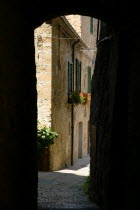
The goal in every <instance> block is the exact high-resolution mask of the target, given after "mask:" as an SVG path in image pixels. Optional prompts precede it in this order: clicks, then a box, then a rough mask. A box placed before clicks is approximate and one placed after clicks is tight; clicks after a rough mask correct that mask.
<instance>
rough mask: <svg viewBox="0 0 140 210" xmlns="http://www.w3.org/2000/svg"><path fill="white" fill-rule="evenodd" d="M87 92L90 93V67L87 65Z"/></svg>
mask: <svg viewBox="0 0 140 210" xmlns="http://www.w3.org/2000/svg"><path fill="white" fill-rule="evenodd" d="M87 92H88V93H91V67H90V66H88V67H87Z"/></svg>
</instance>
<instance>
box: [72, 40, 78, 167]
mask: <svg viewBox="0 0 140 210" xmlns="http://www.w3.org/2000/svg"><path fill="white" fill-rule="evenodd" d="M79 41H80V40H79V39H78V40H77V41H76V42H74V43H73V44H72V63H73V72H72V81H73V83H72V91H74V80H75V76H74V74H75V45H76V44H77V43H79ZM73 153H74V104H73V103H72V105H71V165H73Z"/></svg>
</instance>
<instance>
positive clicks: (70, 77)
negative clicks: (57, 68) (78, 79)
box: [68, 62, 73, 94]
mask: <svg viewBox="0 0 140 210" xmlns="http://www.w3.org/2000/svg"><path fill="white" fill-rule="evenodd" d="M72 67H73V65H72V64H71V63H70V62H68V93H69V94H71V93H72Z"/></svg>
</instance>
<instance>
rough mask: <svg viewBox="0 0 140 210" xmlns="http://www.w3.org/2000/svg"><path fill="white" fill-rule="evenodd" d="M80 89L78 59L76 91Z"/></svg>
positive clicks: (77, 63)
mask: <svg viewBox="0 0 140 210" xmlns="http://www.w3.org/2000/svg"><path fill="white" fill-rule="evenodd" d="M78 88H79V61H78V60H77V59H76V90H77V91H78Z"/></svg>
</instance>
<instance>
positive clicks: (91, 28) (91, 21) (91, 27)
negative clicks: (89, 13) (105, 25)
mask: <svg viewBox="0 0 140 210" xmlns="http://www.w3.org/2000/svg"><path fill="white" fill-rule="evenodd" d="M90 32H91V33H93V18H92V17H91V18H90Z"/></svg>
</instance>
